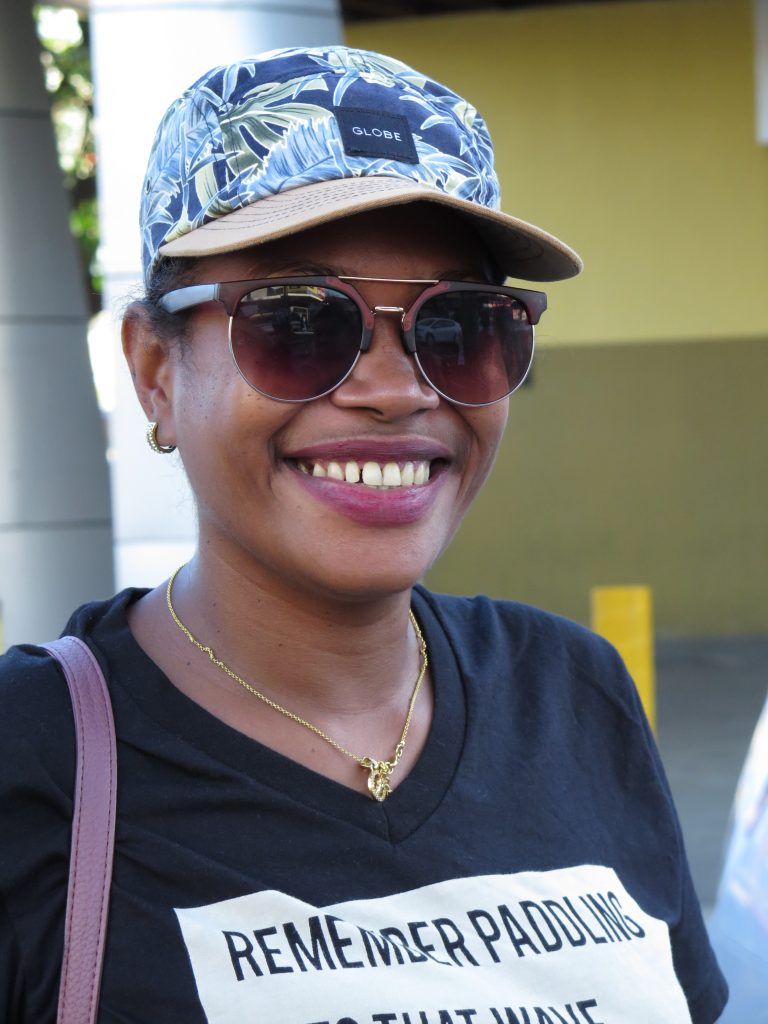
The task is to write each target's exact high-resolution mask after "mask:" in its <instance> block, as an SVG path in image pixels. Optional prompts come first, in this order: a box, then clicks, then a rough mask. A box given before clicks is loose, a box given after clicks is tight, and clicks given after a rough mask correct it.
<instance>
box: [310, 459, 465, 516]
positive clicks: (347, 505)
mask: <svg viewBox="0 0 768 1024" xmlns="http://www.w3.org/2000/svg"><path fill="white" fill-rule="evenodd" d="M292 472H293V474H294V476H295V477H296V479H297V480H298V482H299V483H300V484H301V485H302V486H303V487H305V488H306V489H307V491H309V493H310V494H311V495H312V496H313V497H314V498H317V499H318V501H322V502H323V503H324V504H325V505H328V506H329V507H330V508H333V509H334V510H335V511H336V512H339V513H340V514H341V515H344V516H346V517H347V518H348V519H352V520H354V522H356V523H362V524H364V525H366V526H403V525H404V524H406V523H415V522H417V521H418V520H419V519H421V518H422V517H423V516H425V515H426V514H427V513H428V512H429V511H430V509H431V508H432V506H433V505H434V503H435V500H436V499H437V495H438V492H439V490H440V489H441V486H442V482H443V480H445V479H446V476H447V474H446V473H445V472H440V473H438V474H437V475H436V476H434V477H433V478H432V479H431V480H430V481H429V483H426V484H414V485H413V486H411V487H391V488H389V489H386V490H384V489H379V488H378V487H368V486H367V485H366V484H362V483H359V484H347V483H344V482H343V481H341V480H328V479H327V478H326V477H316V476H309V475H308V474H307V473H301V472H299V471H298V470H293V471H292Z"/></svg>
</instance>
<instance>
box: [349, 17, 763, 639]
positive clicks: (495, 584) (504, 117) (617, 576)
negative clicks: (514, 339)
mask: <svg viewBox="0 0 768 1024" xmlns="http://www.w3.org/2000/svg"><path fill="white" fill-rule="evenodd" d="M347 37H348V41H349V42H350V43H351V44H353V45H357V46H363V47H369V48H371V49H378V50H382V51H384V52H388V53H391V54H393V55H395V56H398V57H400V58H401V59H403V60H405V61H406V62H408V63H410V64H412V65H413V66H414V67H417V68H419V69H420V70H423V71H424V72H425V73H427V74H431V75H433V76H435V77H436V78H437V79H438V80H442V81H445V82H446V83H447V84H449V85H450V86H452V87H453V88H455V89H456V90H457V91H458V92H460V93H463V94H464V95H466V96H468V97H469V98H470V99H471V100H472V101H473V102H474V103H475V104H476V106H477V107H478V109H479V110H480V111H481V112H482V113H483V114H484V116H485V117H486V119H487V121H488V123H489V125H490V128H491V132H492V135H493V137H494V141H495V144H496V149H497V154H498V166H499V171H500V177H501V181H502V204H503V208H504V209H505V210H507V211H508V212H510V213H514V214H516V215H518V216H522V217H524V218H526V219H529V220H532V221H533V222H534V223H538V224H541V225H542V226H543V227H546V228H548V229H549V230H551V231H553V232H554V233H555V234H558V235H560V236H561V237H562V238H564V239H565V240H566V241H568V242H569V243H571V244H572V245H573V246H574V247H575V248H577V249H578V250H579V251H580V252H581V253H582V255H583V256H584V259H585V262H586V266H587V269H586V271H585V273H584V274H583V275H582V277H580V278H577V279H575V280H574V281H568V282H563V283H562V284H556V285H551V286H548V288H547V290H548V292H549V293H550V308H549V310H548V311H547V313H546V315H545V317H544V320H543V321H542V325H541V328H540V330H539V333H538V335H537V343H538V344H539V349H538V355H537V362H536V367H535V373H534V379H533V382H532V384H531V385H530V387H526V388H525V389H523V390H522V391H521V392H519V393H518V394H517V395H515V396H514V397H513V399H512V404H511V411H510V426H509V430H508V436H507V438H506V440H505V444H504V447H503V450H502V453H501V456H500V459H499V465H498V466H497V469H496V471H495V473H494V475H493V477H492V478H491V480H490V482H489V483H488V485H487V487H486V489H485V491H484V492H483V494H482V495H481V496H480V499H479V501H478V503H477V505H476V507H475V508H474V509H473V510H472V511H471V513H470V515H469V517H468V518H467V520H466V522H465V524H464V526H463V527H462V529H461V531H460V533H459V536H458V537H457V539H456V541H455V542H454V544H453V546H452V547H451V548H450V550H449V551H448V553H447V554H446V555H445V556H444V557H443V559H442V560H441V561H440V563H439V564H438V565H437V566H436V567H435V569H434V570H433V571H432V573H431V575H430V578H429V583H430V584H431V585H432V586H434V587H435V588H436V589H443V590H448V591H453V592H463V593H472V592H475V591H484V592H486V593H490V594H492V595H494V596H499V597H511V598H518V599H521V600H526V601H530V602H532V603H534V604H540V605H543V606H544V607H547V608H551V609H552V610H554V611H559V612H561V613H563V614H565V615H568V616H571V617H573V618H576V619H580V620H581V621H585V622H586V621H587V620H588V618H589V608H588V601H589V591H590V588H591V587H592V586H595V585H622V584H647V585H650V586H651V587H652V588H653V594H654V605H655V609H656V620H657V625H658V628H659V629H660V630H663V631H674V632H686V633H696V632H710V633H729V632H745V633H748V632H766V631H768V594H766V587H765V570H766V565H767V564H768V515H767V514H766V509H768V455H766V452H768V411H767V410H768V399H767V398H766V392H767V390H768V388H767V386H766V385H767V384H768V147H763V148H761V147H760V146H758V145H757V144H756V142H755V131H754V92H753V88H754V87H753V52H752V47H753V37H752V10H751V3H750V0H653V2H650V0H644V2H633V3H618V2H613V3H609V4H584V5H576V6H565V7H561V6H553V7H550V8H538V9H531V10H523V11H517V12H512V11H507V12H502V11H492V12H484V13H478V14H464V15H451V16H442V17H430V18H419V19H416V18H414V19H408V20H401V21H391V22H376V23H369V24H362V25H355V26H350V27H349V28H348V32H347ZM627 343H631V344H627Z"/></svg>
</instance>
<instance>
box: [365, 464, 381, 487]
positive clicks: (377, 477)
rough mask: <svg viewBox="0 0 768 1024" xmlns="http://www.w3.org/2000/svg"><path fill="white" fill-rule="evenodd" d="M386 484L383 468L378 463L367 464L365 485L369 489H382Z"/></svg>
mask: <svg viewBox="0 0 768 1024" xmlns="http://www.w3.org/2000/svg"><path fill="white" fill-rule="evenodd" d="M383 482H384V479H383V474H382V472H381V466H380V465H379V464H378V462H366V463H365V464H364V465H363V483H364V484H368V486H369V487H381V485H382V483H383Z"/></svg>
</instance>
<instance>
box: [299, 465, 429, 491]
mask: <svg viewBox="0 0 768 1024" xmlns="http://www.w3.org/2000/svg"><path fill="white" fill-rule="evenodd" d="M296 465H297V468H298V470H299V472H300V473H304V474H305V475H307V476H313V477H319V478H325V479H327V480H337V481H339V482H341V483H347V484H362V485H363V486H365V487H375V488H377V489H379V490H388V489H390V488H395V487H420V486H422V485H424V484H426V483H428V482H429V478H430V470H431V463H430V461H429V460H427V459H420V460H415V461H407V462H375V461H373V460H365V461H362V460H354V459H350V460H347V461H344V462H342V461H338V462H337V461H323V460H319V459H318V460H308V459H300V460H299V461H298V462H297V463H296Z"/></svg>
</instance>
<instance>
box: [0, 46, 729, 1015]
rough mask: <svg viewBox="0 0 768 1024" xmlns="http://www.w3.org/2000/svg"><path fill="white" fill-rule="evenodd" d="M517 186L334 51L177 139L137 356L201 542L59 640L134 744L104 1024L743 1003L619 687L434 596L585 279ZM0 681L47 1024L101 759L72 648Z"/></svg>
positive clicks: (132, 317) (293, 63)
mask: <svg viewBox="0 0 768 1024" xmlns="http://www.w3.org/2000/svg"><path fill="white" fill-rule="evenodd" d="M492 157H493V152H492V148H491V142H490V138H489V136H488V133H487V131H486V128H485V124H484V122H483V120H482V118H481V117H480V116H479V115H478V113H477V112H476V111H475V110H474V108H472V107H471V106H470V105H469V104H468V103H467V102H466V101H465V100H463V99H461V98H460V97H458V96H456V95H455V94H454V93H452V92H450V90H448V89H446V88H445V87H444V86H442V85H440V84H438V83H436V82H433V81H430V80H429V79H428V78H426V77H425V76H423V75H420V74H419V73H417V72H415V71H413V70H412V69H410V68H408V67H406V66H405V65H403V64H401V63H400V62H398V61H396V60H393V59H391V58H388V57H383V56H381V55H380V54H373V53H367V52H363V51H357V50H350V49H346V48H344V47H334V48H331V49H291V50H281V51H273V52H271V53H268V54H265V55H263V56H262V57H257V58H252V59H249V60H245V61H242V62H240V63H238V64H235V65H232V66H229V67H224V68H215V69H213V70H212V71H211V72H209V73H208V74H206V75H204V76H203V78H201V79H200V80H199V81H198V82H196V83H195V84H194V85H193V86H191V87H190V89H189V90H187V92H185V93H184V95H183V96H182V97H180V98H179V100H178V101H177V102H176V103H174V104H173V106H172V107H171V108H170V109H169V111H168V112H167V114H166V115H165V117H164V119H163V121H162V123H161V125H160V128H159V131H158V134H157V137H156V140H155V144H154V147H153V150H152V153H151V156H150V161H149V167H148V170H147V176H146V181H145V188H144V193H143V203H142V215H141V216H142V223H141V229H142V239H143V245H144V269H145V281H146V295H145V298H144V299H143V300H142V301H138V302H135V303H133V304H132V305H131V307H130V308H129V309H128V311H127V313H126V316H125V321H124V330H123V338H124V348H125V353H126V358H127V360H128V363H129V366H130V369H131V373H132V375H133V380H134V383H135V387H136V392H137V395H138V398H139V401H140V402H141V405H142V407H143V409H144V411H145V413H146V415H147V419H148V421H149V430H148V440H149V443H150V445H151V447H152V449H153V450H154V451H155V452H157V453H158V454H159V455H164V454H168V453H171V452H178V454H179V456H180V458H181V460H182V461H183V464H184V468H185V470H186V472H187V475H188V477H189V480H190V484H191V488H192V491H193V493H194V496H195V501H196V506H197V513H198V531H199V537H198V546H197V551H196V554H195V556H194V557H193V559H192V560H191V561H190V562H189V563H188V564H187V565H185V566H183V567H181V568H180V569H178V570H177V571H176V572H175V573H174V574H173V575H172V577H171V578H170V580H168V582H167V583H166V584H165V585H164V586H162V587H159V588H157V589H156V590H153V591H143V590H130V591H125V592H123V593H122V594H119V595H117V597H115V598H114V599H112V600H111V601H108V602H105V603H102V604H91V605H87V606H85V607H84V608H81V609H79V610H78V611H77V612H75V613H74V615H73V617H72V619H71V620H70V622H69V624H68V625H67V632H68V633H70V634H74V635H75V636H77V637H79V638H80V639H82V640H84V641H85V642H86V643H87V644H88V646H89V647H90V649H91V650H92V651H93V653H94V654H95V656H96V658H97V659H98V661H99V663H100V664H101V666H102V668H103V670H104V674H105V676H106V677H107V680H108V686H109V691H110V697H111V701H112V704H113V707H114V711H115V719H116V730H117V749H118V779H119V785H118V800H117V821H118V824H117V835H116V844H115V860H114V875H113V881H112V887H111V903H110V918H109V931H108V935H107V943H106V954H105V960H104V974H103V984H102V989H101V994H100V1000H99V1009H98V1013H99V1020H101V1021H104V1022H106V1021H114V1022H117V1021H163V1022H171V1021H178V1022H184V1024H188V1022H191V1021H203V1020H209V1021H217V1022H220V1024H230V1022H231V1024H242V1022H245V1021H256V1020H258V1021H260V1022H266V1024H283V1022H287V1021H296V1022H297V1024H299V1022H304V1024H308V1022H310V1021H328V1022H336V1021H338V1022H341V1021H347V1022H351V1024H363V1022H365V1024H374V1022H386V1024H400V1022H402V1024H409V1022H413V1021H416V1020H419V1021H420V1022H422V1024H433V1022H434V1024H454V1022H457V1024H458V1022H459V1021H467V1022H473V1024H494V1022H505V1021H506V1022H507V1024H520V1022H521V1021H533V1020H534V1019H535V1020H536V1021H537V1022H539V1024H546V1022H553V1021H555V1020H558V1021H565V1020H569V1021H584V1022H587V1024H589V1022H592V1024H597V1022H598V1021H605V1022H607V1021H621V1022H622V1024H649V1022H652V1021H653V1022H655V1021H658V1022H664V1024H683V1022H689V1024H690V1022H691V1021H693V1022H695V1024H711V1022H712V1021H714V1020H715V1019H716V1018H717V1015H718V1014H719V1012H720V1009H721V1008H722V1005H723V1002H724V999H725V986H724V982H723V980H722V977H721V975H720V973H719V970H718V968H717V965H716V963H715V961H714V958H713V956H712V953H711V950H710V948H709V945H708V943H707V939H706V934H705V932H704V928H703V924H702V921H701V915H700V912H699V909H698V904H697V901H696V897H695V894H694V893H693V890H692V886H691V881H690V877H689V873H688V868H687V864H686V860H685V854H684V852H683V850H682V845H681V839H680V833H679V827H678V824H677V819H676V816H675V812H674V809H673V807H672V804H671V800H670V796H669V792H668V788H667V785H666V781H665V779H664V775H663V771H662V769H661V766H660V764H659V761H658V756H657V753H656V750H655V746H654V743H653V739H652V737H651V734H650V731H649V729H648V726H647V723H646V721H645V719H644V717H643V713H642V710H641V707H640V703H639V701H638V699H637V695H636V693H635V690H634V688H633V685H632V683H631V680H629V679H628V677H627V675H626V672H625V670H624V667H623V665H622V664H621V662H620V659H619V658H618V656H617V655H616V653H615V652H614V651H613V650H612V649H611V648H610V647H609V646H608V645H607V644H606V643H605V642H604V641H602V640H600V639H598V638H597V637H595V636H593V635H591V634H589V633H588V632H587V631H585V630H583V629H581V628H580V627H578V626H576V625H574V624H572V623H568V622H566V621H564V620H562V619H558V618H556V617H555V616H552V615H548V614H547V613H545V612H541V611H538V610H536V609H532V608H528V607H525V606H523V605H518V604H513V603H504V602H494V601H490V600H488V599H485V598H474V599H472V600H469V599H458V598H448V597H445V596H440V595H436V594H432V593H429V592H428V591H427V590H425V589H424V588H423V587H422V586H421V585H420V583H419V580H420V579H421V578H422V577H423V575H424V574H425V573H426V571H427V570H428V569H429V568H430V566H431V565H432V564H433V563H434V562H435V560H436V559H437V558H438V557H439V556H440V554H441V553H442V552H443V551H444V549H445V547H446V546H447V545H448V543H449V542H450V540H451V537H452V536H453V534H454V533H455V532H456V530H457V529H458V528H459V526H460V525H461V522H462V519H463V517H464V515H465V513H466V511H467V509H468V508H469V506H470V505H471V503H472V501H473V499H474V498H475V497H476V495H477V494H478V492H479V490H480V489H481V487H482V485H483V483H484V481H485V480H486V478H487V476H488V474H489V473H490V471H491V468H492V466H493V462H494V458H495V455H496V452H497V449H498V446H499V443H500V440H501V437H502V434H503V431H504V427H505V423H506V416H507V406H508V401H509V396H510V395H512V394H513V392H514V391H515V389H516V388H517V387H519V385H520V384H521V383H522V382H523V380H524V379H525V376H526V374H527V373H528V370H529V368H530V365H531V360H532V356H533V336H534V329H535V325H536V324H537V323H538V321H539V318H540V317H541V316H542V314H543V313H544V311H545V309H546V297H545V296H544V294H543V293H542V292H540V291H535V290H532V289H530V288H527V287H518V286H516V285H515V286H508V285H504V284H502V283H500V282H502V281H504V280H505V278H506V277H507V276H509V277H514V278H518V279H522V280H525V281H546V280H556V279H558V278H563V277H569V276H572V275H574V274H576V273H578V271H579V269H580V261H579V259H578V257H577V256H576V255H575V253H573V252H572V251H571V250H570V249H569V248H568V247H567V246H566V245H564V244H563V243H562V242H560V241H559V240H558V239H556V238H554V237H553V236H552V235H549V234H548V233H547V232H545V231H543V230H542V229H540V228H537V227H534V226H532V225H529V224H526V223H525V222H523V221H520V220H518V219H516V218H514V217H512V216H509V215H507V214H503V213H501V212H499V210H498V182H497V179H496V176H495V173H494V171H493V162H492ZM522 442H523V439H516V443H522ZM0 685H1V687H2V689H1V690H0V692H1V693H2V700H3V712H2V717H0V721H1V722H2V726H1V727H0V728H1V730H2V732H1V734H0V742H2V744H3V750H4V752H5V754H4V758H3V763H2V768H1V769H0V816H2V825H3V828H2V833H1V834H2V835H3V850H2V854H1V855H0V894H1V895H2V900H3V902H2V904H0V1010H3V1011H4V1017H3V1019H7V1020H11V1021H15V1022H35V1024H40V1022H44V1021H52V1020H54V1018H55V1015H56V1007H57V998H58V996H57V991H58V985H59V965H60V961H61V949H62V945H63V939H62V936H63V931H64V902H65V893H66V888H67V877H68V872H69V831H70V822H71V817H72V774H73V766H74V744H73V736H72V734H71V727H70V726H69V725H65V724H63V723H68V722H69V721H70V718H69V711H68V708H67V697H66V691H65V690H64V688H63V683H62V681H61V679H60V677H59V675H58V669H57V666H56V664H55V662H54V661H53V659H52V658H51V657H50V656H49V654H48V653H47V652H44V651H41V650H39V649H35V648H31V647H28V648H16V649H13V650H11V651H10V652H9V653H8V655H7V656H6V657H5V658H4V659H3V661H2V668H1V669H0ZM349 968H353V970H347V969H349ZM369 968H370V970H369ZM374 968H375V970H373V969H374ZM339 970H343V972H344V985H343V986H341V985H339V984H338V977H339V975H338V973H337V972H338V971H339ZM395 993H397V994H395ZM457 1007H462V1009H457ZM94 1012H96V1011H94Z"/></svg>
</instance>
